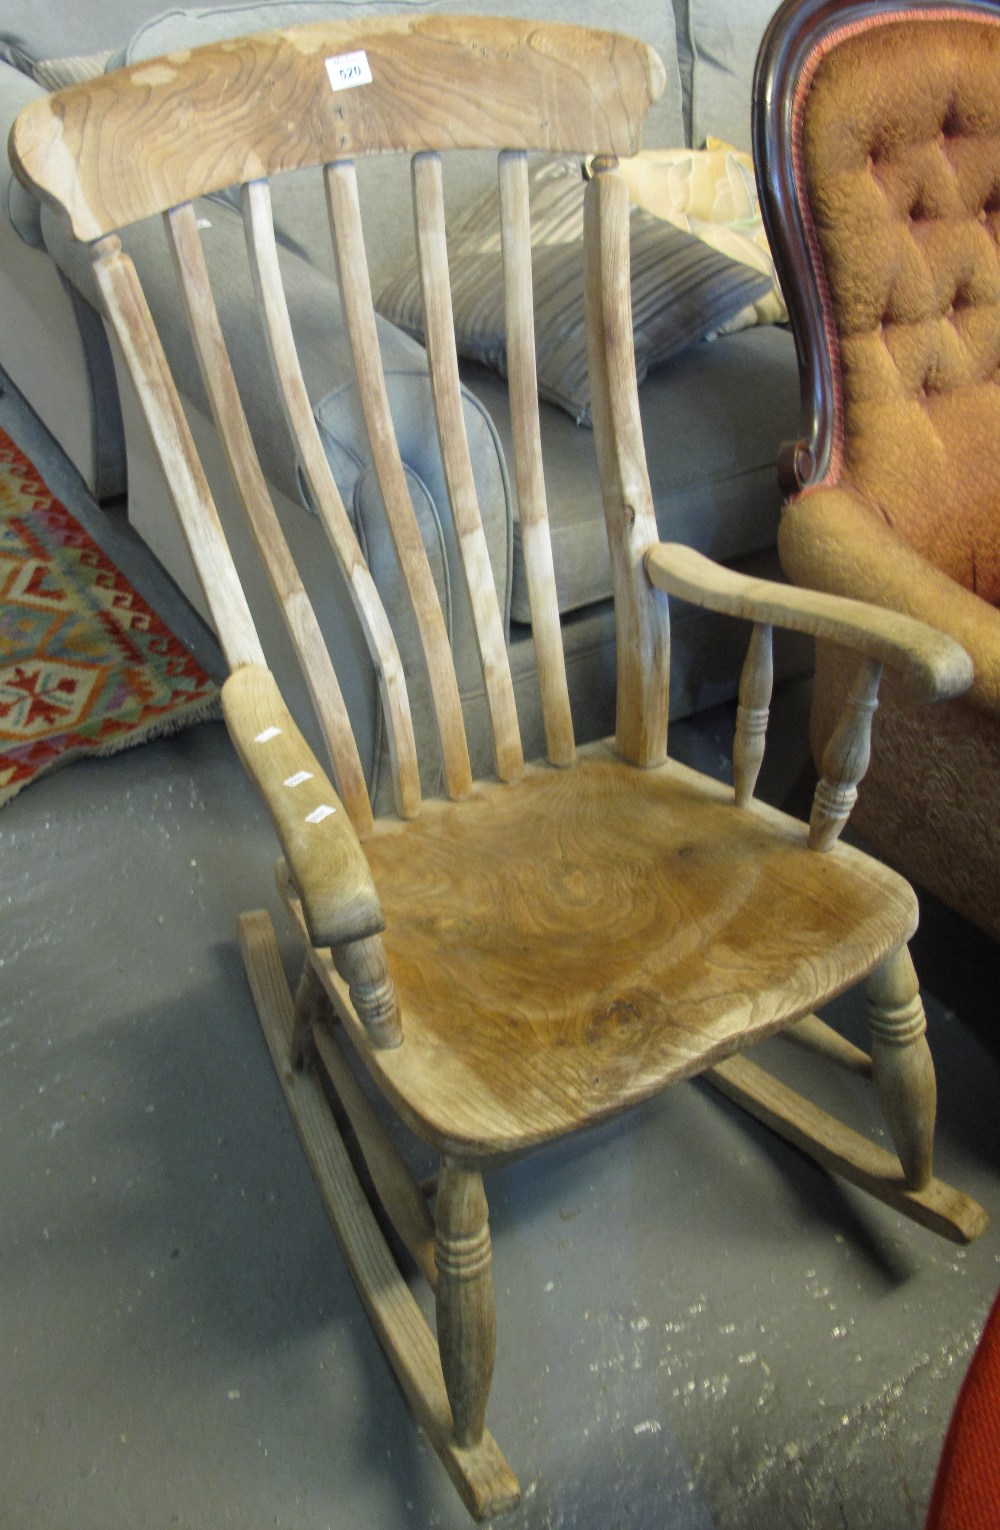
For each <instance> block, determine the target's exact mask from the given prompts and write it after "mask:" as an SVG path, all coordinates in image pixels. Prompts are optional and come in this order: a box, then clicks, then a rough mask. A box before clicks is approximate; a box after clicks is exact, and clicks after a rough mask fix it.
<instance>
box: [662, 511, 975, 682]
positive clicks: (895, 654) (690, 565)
mask: <svg viewBox="0 0 1000 1530" xmlns="http://www.w3.org/2000/svg"><path fill="white" fill-rule="evenodd" d="M646 570H647V573H648V574H649V578H650V580H651V582H652V583H653V584H654V585H656V587H657V589H660V590H664V591H666V593H667V594H668V595H676V596H678V597H680V598H681V599H682V600H688V601H691V602H692V603H693V604H694V605H699V606H703V607H705V608H706V609H708V610H710V611H718V612H721V613H723V614H725V615H728V616H737V617H742V618H743V619H744V620H746V621H751V622H756V623H760V624H762V625H767V626H772V627H784V628H786V629H787V630H789V631H793V632H807V633H811V634H812V635H813V637H817V638H823V639H825V640H827V641H828V642H832V643H838V644H840V645H842V646H843V647H846V648H851V649H853V650H854V651H855V652H857V653H859V654H863V655H865V656H866V657H867V658H870V659H874V660H876V661H877V662H878V663H880V664H885V665H886V666H887V667H888V668H890V669H893V670H895V671H896V672H897V673H898V675H899V678H900V685H901V693H902V695H903V696H905V697H906V699H907V700H909V701H912V702H916V703H920V702H929V701H944V700H947V699H949V698H950V697H952V696H959V695H961V694H962V693H963V692H964V691H965V690H966V689H967V688H968V686H969V682H970V681H971V679H972V665H971V662H970V660H969V657H968V655H967V654H966V652H965V650H964V649H963V648H961V647H960V646H959V644H958V643H956V642H955V641H954V640H953V639H952V638H950V637H947V636H946V635H945V634H944V633H942V632H938V631H937V630H936V628H934V627H929V626H927V624H926V623H925V622H922V621H917V620H915V619H913V618H912V617H909V616H902V615H898V614H897V613H895V612H890V611H885V610H882V609H881V608H880V607H878V606H874V605H870V604H866V603H864V602H862V601H859V600H851V599H845V598H844V597H842V596H839V595H830V594H825V593H819V592H817V591H815V590H801V589H796V588H794V587H792V586H790V585H784V584H778V583H776V582H775V581H773V580H770V579H754V578H750V577H748V576H747V575H746V574H738V573H735V572H734V571H733V570H732V569H728V568H723V567H722V566H721V565H720V564H718V563H713V562H712V560H711V559H710V558H706V557H703V555H702V554H701V553H697V552H694V551H693V550H692V549H691V548H690V547H682V546H681V545H680V544H679V543H676V542H675V543H670V542H665V543H661V544H660V545H659V546H658V547H654V548H653V549H652V551H651V552H649V553H647V555H646Z"/></svg>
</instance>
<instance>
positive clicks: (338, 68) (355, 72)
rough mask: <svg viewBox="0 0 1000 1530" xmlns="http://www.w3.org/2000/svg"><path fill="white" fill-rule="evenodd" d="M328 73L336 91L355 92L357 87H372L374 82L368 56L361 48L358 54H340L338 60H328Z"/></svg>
mask: <svg viewBox="0 0 1000 1530" xmlns="http://www.w3.org/2000/svg"><path fill="white" fill-rule="evenodd" d="M326 72H327V74H328V75H329V76H330V84H331V85H332V87H333V89H334V90H353V89H354V87H355V85H370V84H371V82H372V72H371V69H370V67H369V64H368V55H367V53H366V52H365V51H364V49H363V48H359V50H358V52H357V53H340V54H338V55H337V57H336V58H328V59H327V61H326Z"/></svg>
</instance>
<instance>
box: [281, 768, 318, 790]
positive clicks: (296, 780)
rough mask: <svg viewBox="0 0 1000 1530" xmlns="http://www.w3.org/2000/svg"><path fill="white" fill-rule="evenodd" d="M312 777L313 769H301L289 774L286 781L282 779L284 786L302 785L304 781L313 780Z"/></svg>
mask: <svg viewBox="0 0 1000 1530" xmlns="http://www.w3.org/2000/svg"><path fill="white" fill-rule="evenodd" d="M312 778H313V773H312V771H311V770H300V771H298V772H297V774H296V775H294V776H289V777H288V779H287V780H286V781H282V783H281V784H282V786H301V785H302V783H303V781H311V780H312Z"/></svg>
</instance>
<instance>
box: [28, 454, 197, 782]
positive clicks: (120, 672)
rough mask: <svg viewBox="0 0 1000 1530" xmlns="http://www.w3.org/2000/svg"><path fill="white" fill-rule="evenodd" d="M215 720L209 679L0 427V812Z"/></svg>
mask: <svg viewBox="0 0 1000 1530" xmlns="http://www.w3.org/2000/svg"><path fill="white" fill-rule="evenodd" d="M217 715H218V692H217V690H216V687H215V686H214V685H213V683H212V681H211V680H210V679H209V678H208V676H207V675H206V674H204V673H203V671H202V669H201V668H200V666H199V665H198V664H197V663H196V662H195V660H194V659H193V658H192V657H191V655H190V654H189V653H188V651H187V649H185V648H183V647H182V646H181V644H180V643H179V642H178V641H177V639H176V638H175V637H174V636H173V634H172V633H171V632H169V631H168V629H167V628H166V627H165V626H164V625H163V623H162V622H161V621H160V618H159V617H158V616H157V615H156V614H155V612H153V611H151V610H150V608H149V606H147V604H146V602H145V601H144V600H143V599H142V597H141V596H140V595H138V594H137V593H136V591H135V590H133V589H132V587H131V585H130V584H129V583H128V581H127V580H126V579H125V578H124V577H123V575H122V574H121V573H120V572H119V571H118V569H116V568H115V566H114V564H113V563H112V562H111V561H110V559H108V558H107V557H105V555H104V553H103V552H101V550H100V548H99V547H97V546H96V545H95V543H94V542H93V541H91V539H90V537H89V536H88V535H87V533H86V531H84V529H83V527H82V526H81V525H80V524H79V522H77V521H75V520H74V519H73V517H72V516H71V515H70V514H69V512H68V511H67V510H66V509H65V508H64V507H63V506H62V505H61V504H60V503H59V502H58V500H56V499H54V498H53V497H52V495H51V494H50V493H49V491H48V489H47V488H46V486H45V484H44V483H43V482H42V480H41V478H40V477H39V476H38V473H37V472H36V471H35V469H34V467H32V465H31V463H30V462H29V461H28V459H27V458H26V457H25V456H23V455H22V454H21V452H20V451H18V449H17V447H16V446H15V445H14V443H13V441H12V440H11V439H10V437H9V436H7V435H5V434H4V432H3V431H2V430H0V804H3V803H4V802H7V801H9V800H10V798H11V797H13V796H15V795H16V794H17V793H18V792H19V791H20V790H21V788H22V787H23V786H27V785H28V783H29V782H30V781H33V780H34V779H35V778H36V777H37V776H39V775H41V774H42V772H43V771H47V770H53V769H55V767H56V766H59V765H65V764H68V762H69V761H70V760H73V759H77V758H79V757H80V756H81V755H84V754H92V755H107V754H115V753H117V752H118V750H120V749H128V748H130V747H131V746H132V745H133V744H141V743H144V742H145V741H146V740H147V739H150V738H155V737H156V736H157V735H159V734H164V733H172V732H174V731H175V730H176V729H178V728H184V727H187V726H188V725H189V724H190V723H195V722H201V721H203V720H204V719H205V718H209V717H214V716H217Z"/></svg>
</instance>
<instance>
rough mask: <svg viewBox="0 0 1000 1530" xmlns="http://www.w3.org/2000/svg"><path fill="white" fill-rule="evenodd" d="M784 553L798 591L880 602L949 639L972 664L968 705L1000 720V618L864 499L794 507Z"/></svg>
mask: <svg viewBox="0 0 1000 1530" xmlns="http://www.w3.org/2000/svg"><path fill="white" fill-rule="evenodd" d="M778 547H779V550H780V553H781V562H782V566H783V568H784V570H785V572H786V573H787V574H788V576H789V578H791V579H794V580H795V582H796V584H803V585H808V586H810V587H811V588H813V589H819V590H827V591H829V592H831V593H833V594H839V595H847V596H850V597H852V598H853V599H856V600H870V601H874V602H875V603H876V604H878V605H879V606H884V607H887V608H888V609H889V610H891V611H898V612H900V613H901V614H902V615H906V616H915V617H919V618H920V619H921V620H923V621H927V622H931V623H932V624H933V625H934V626H935V627H938V628H939V629H940V630H941V631H943V632H947V633H948V634H949V636H950V637H953V638H954V639H955V641H956V642H959V643H961V645H962V647H963V648H964V649H965V650H966V652H967V653H968V654H969V656H970V658H971V659H972V663H973V668H974V670H975V677H974V679H973V682H972V685H971V687H970V690H969V693H968V696H967V697H966V700H967V701H969V702H971V703H972V704H973V705H975V706H978V707H980V708H981V709H983V710H984V711H987V712H991V713H993V714H994V715H996V716H1000V611H998V610H996V609H995V608H994V607H993V606H991V605H990V604H989V603H988V602H987V601H985V600H983V599H982V598H981V597H980V596H978V595H975V594H973V592H972V591H971V590H967V589H965V588H964V586H963V585H961V584H958V583H957V582H956V581H955V580H954V579H951V578H949V576H948V575H947V574H945V573H943V572H942V570H941V569H939V568H935V567H934V566H933V564H931V563H929V562H928V561H927V559H926V558H925V557H923V556H922V555H921V554H920V553H918V552H917V551H916V549H915V548H913V547H911V546H910V545H909V543H907V542H906V541H904V539H903V538H902V537H901V536H900V535H899V533H898V532H896V531H894V530H893V528H892V527H891V526H890V525H888V524H887V523H886V522H885V521H884V520H883V519H882V518H881V517H880V516H879V515H877V514H876V513H875V512H874V511H873V510H872V508H871V507H870V506H869V505H868V504H866V503H865V501H864V500H863V499H861V498H860V496H859V495H857V494H854V493H852V492H851V490H850V489H847V488H845V487H836V488H817V489H811V490H809V491H808V492H807V493H805V494H803V495H802V496H801V497H800V498H799V499H796V500H793V501H792V502H791V503H790V504H788V505H786V507H785V510H784V513H783V515H782V521H781V527H780V529H779V532H778Z"/></svg>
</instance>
